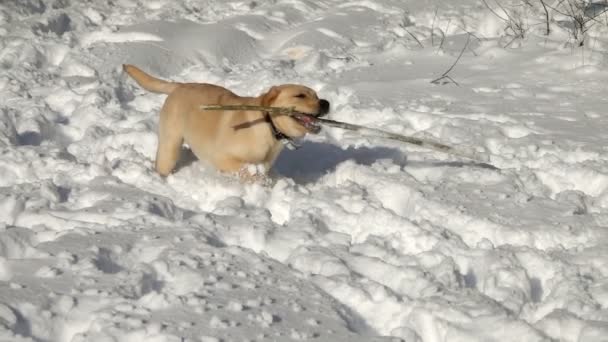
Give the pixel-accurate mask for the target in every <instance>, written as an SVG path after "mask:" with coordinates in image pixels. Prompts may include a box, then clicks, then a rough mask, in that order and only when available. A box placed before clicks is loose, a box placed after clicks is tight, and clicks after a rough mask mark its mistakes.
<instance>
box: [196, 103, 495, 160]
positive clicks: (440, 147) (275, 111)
mask: <svg viewBox="0 0 608 342" xmlns="http://www.w3.org/2000/svg"><path fill="white" fill-rule="evenodd" d="M201 109H202V110H208V111H224V110H227V111H229V110H252V111H260V112H267V113H270V114H271V115H289V116H292V115H294V113H296V112H297V111H296V110H295V109H294V108H293V107H265V106H247V105H242V106H239V105H235V106H202V107H201ZM315 120H317V121H318V122H319V123H321V124H324V125H327V126H331V127H337V128H342V129H347V130H351V131H355V132H361V133H370V134H373V135H377V136H379V137H381V138H385V139H391V140H396V141H400V142H404V143H407V144H412V145H416V146H420V147H424V148H429V149H433V150H437V151H440V152H443V153H447V154H451V155H455V156H459V157H463V158H466V159H470V160H474V161H481V162H483V161H482V160H480V159H479V158H477V157H475V156H473V155H470V154H468V153H466V152H463V151H459V150H457V149H454V148H453V147H451V146H448V145H445V144H442V143H439V142H436V141H432V140H427V139H420V138H414V137H409V136H405V135H401V134H397V133H392V132H387V131H383V130H380V129H377V128H370V127H365V126H361V125H354V124H350V123H346V122H340V121H335V120H329V119H323V118H315Z"/></svg>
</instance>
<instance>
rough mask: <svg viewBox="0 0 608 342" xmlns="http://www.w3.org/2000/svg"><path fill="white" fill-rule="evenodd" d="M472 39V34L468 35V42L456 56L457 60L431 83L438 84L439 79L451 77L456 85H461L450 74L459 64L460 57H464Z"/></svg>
mask: <svg viewBox="0 0 608 342" xmlns="http://www.w3.org/2000/svg"><path fill="white" fill-rule="evenodd" d="M470 40H471V35H470V34H469V35H467V42H466V43H465V44H464V46H463V47H462V50H460V54H459V55H458V58H456V60H455V61H454V63H453V64H452V65H451V66H450V67H449V68H448V70H446V71H445V72H444V73H443V74H442V75H441V77H439V78H436V79H434V80H432V81H431V83H433V84H437V83H439V81H441V80H442V79H444V78H447V79H449V80H450V81H452V82H453V83H454V84H455V85H457V86H460V84H458V82H456V81H454V79H453V78H452V77H450V76H449V75H448V74H449V73H450V71H452V69H454V67H455V66H456V64H458V61H460V58H461V57H462V55H463V54H464V51H465V50H466V49H467V47H468V46H469V42H470Z"/></svg>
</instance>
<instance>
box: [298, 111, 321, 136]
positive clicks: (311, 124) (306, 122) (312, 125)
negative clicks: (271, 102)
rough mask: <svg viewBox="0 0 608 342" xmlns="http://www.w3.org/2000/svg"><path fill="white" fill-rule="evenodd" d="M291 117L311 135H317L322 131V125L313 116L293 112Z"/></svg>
mask: <svg viewBox="0 0 608 342" xmlns="http://www.w3.org/2000/svg"><path fill="white" fill-rule="evenodd" d="M291 117H292V118H294V120H296V121H297V122H298V123H299V124H300V125H302V126H304V127H305V128H306V129H307V130H308V131H309V132H310V133H313V134H317V133H319V132H320V131H321V124H320V123H319V120H317V118H316V117H315V116H314V115H313V114H308V113H302V112H293V113H292V114H291Z"/></svg>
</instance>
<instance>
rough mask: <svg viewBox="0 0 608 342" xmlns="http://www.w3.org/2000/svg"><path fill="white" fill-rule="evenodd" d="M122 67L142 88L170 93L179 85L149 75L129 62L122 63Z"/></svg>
mask: <svg viewBox="0 0 608 342" xmlns="http://www.w3.org/2000/svg"><path fill="white" fill-rule="evenodd" d="M122 69H123V70H124V71H125V72H126V73H127V74H129V76H131V77H132V78H133V79H134V80H135V82H137V84H139V85H140V86H142V88H144V89H146V90H148V91H151V92H154V93H162V94H170V93H171V92H172V91H173V90H175V88H177V86H178V85H179V84H178V83H175V82H168V81H163V80H161V79H158V78H156V77H153V76H150V75H148V74H146V73H145V72H144V71H143V70H141V69H140V68H138V67H136V66H134V65H131V64H123V65H122Z"/></svg>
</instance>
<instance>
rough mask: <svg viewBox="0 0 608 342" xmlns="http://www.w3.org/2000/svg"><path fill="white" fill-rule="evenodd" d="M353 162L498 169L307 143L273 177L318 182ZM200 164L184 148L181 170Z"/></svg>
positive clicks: (288, 153)
mask: <svg viewBox="0 0 608 342" xmlns="http://www.w3.org/2000/svg"><path fill="white" fill-rule="evenodd" d="M347 160H352V161H354V162H355V163H357V164H360V165H367V166H369V165H372V164H374V163H376V162H378V161H380V160H389V161H391V162H392V163H393V164H395V165H398V166H400V167H466V166H470V167H478V168H483V169H494V170H496V168H495V167H494V166H492V165H489V164H485V163H477V162H462V161H417V160H408V158H407V156H406V155H405V154H404V153H403V152H402V151H400V150H398V149H396V148H390V147H382V146H379V147H352V146H350V147H348V148H346V149H343V148H341V147H339V146H336V145H333V144H330V143H320V142H313V141H305V142H303V143H302V145H301V146H300V148H298V149H297V150H293V151H292V150H289V149H284V150H283V152H281V154H280V155H279V157H278V158H277V160H276V162H275V164H274V165H273V168H272V171H271V174H273V175H274V176H275V177H277V176H278V177H287V178H291V179H293V180H294V181H295V182H296V183H298V184H308V183H312V182H316V181H317V180H319V179H320V178H321V177H323V176H324V175H326V174H328V173H331V172H332V171H334V170H335V169H336V167H337V166H338V165H339V164H341V163H343V162H345V161H347ZM195 161H197V158H196V156H195V155H194V154H193V153H192V151H191V150H190V149H188V148H186V147H183V148H182V157H181V158H180V161H179V162H178V164H177V167H176V169H177V170H179V169H181V168H183V167H186V166H188V165H190V164H192V163H193V162H195Z"/></svg>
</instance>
